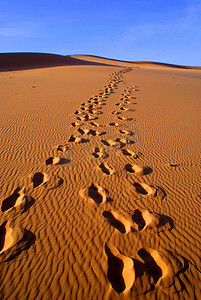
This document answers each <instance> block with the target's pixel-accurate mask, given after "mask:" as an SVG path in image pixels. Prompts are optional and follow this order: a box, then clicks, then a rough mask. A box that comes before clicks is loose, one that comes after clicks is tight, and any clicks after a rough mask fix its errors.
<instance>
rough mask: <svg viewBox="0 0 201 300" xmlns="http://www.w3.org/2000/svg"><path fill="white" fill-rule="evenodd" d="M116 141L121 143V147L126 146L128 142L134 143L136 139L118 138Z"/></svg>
mask: <svg viewBox="0 0 201 300" xmlns="http://www.w3.org/2000/svg"><path fill="white" fill-rule="evenodd" d="M115 141H116V142H117V143H119V144H120V148H123V147H125V146H126V145H127V144H134V141H131V140H129V139H120V138H117V139H116V140H115Z"/></svg>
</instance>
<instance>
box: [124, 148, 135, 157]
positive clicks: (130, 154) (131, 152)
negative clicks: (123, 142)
mask: <svg viewBox="0 0 201 300" xmlns="http://www.w3.org/2000/svg"><path fill="white" fill-rule="evenodd" d="M121 152H122V154H123V155H125V156H131V157H132V158H138V155H137V154H136V153H135V152H133V151H131V150H129V149H122V150H121Z"/></svg>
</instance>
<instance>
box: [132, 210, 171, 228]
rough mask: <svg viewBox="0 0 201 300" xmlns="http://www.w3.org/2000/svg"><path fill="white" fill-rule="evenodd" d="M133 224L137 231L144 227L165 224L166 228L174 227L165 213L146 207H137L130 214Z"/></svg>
mask: <svg viewBox="0 0 201 300" xmlns="http://www.w3.org/2000/svg"><path fill="white" fill-rule="evenodd" d="M132 219H133V222H134V226H133V228H134V229H135V230H137V231H141V230H145V229H146V228H154V227H162V226H166V225H167V226H166V228H165V229H166V230H171V229H172V228H174V222H173V220H172V219H171V218H170V217H168V216H165V215H160V214H157V213H152V212H149V211H148V210H146V209H142V208H137V209H135V210H134V214H133V216H132Z"/></svg>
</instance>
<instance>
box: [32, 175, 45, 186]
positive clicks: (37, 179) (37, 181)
mask: <svg viewBox="0 0 201 300" xmlns="http://www.w3.org/2000/svg"><path fill="white" fill-rule="evenodd" d="M32 182H33V187H34V188H36V187H38V186H40V185H42V184H44V183H45V182H47V175H46V174H45V173H41V172H37V173H35V174H34V176H33V178H32Z"/></svg>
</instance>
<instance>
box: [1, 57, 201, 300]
mask: <svg viewBox="0 0 201 300" xmlns="http://www.w3.org/2000/svg"><path fill="white" fill-rule="evenodd" d="M75 57H76V56H75ZM72 58H73V57H72ZM77 58H78V59H79V60H80V61H81V60H82V59H83V60H85V63H84V64H82V63H81V62H80V63H78V62H77V63H76V64H74V65H72V64H70V63H69V65H66V66H57V67H52V64H50V65H46V68H44V64H42V65H41V66H39V65H38V64H37V65H36V64H35V65H34V66H33V68H34V69H33V68H31V67H30V65H29V64H27V67H26V68H28V66H29V67H30V68H31V69H27V70H18V71H14V70H12V71H4V72H1V73H0V108H1V110H0V118H1V156H0V178H1V189H0V205H1V211H0V221H1V222H0V225H1V226H0V272H1V289H0V298H1V299H200V298H201V292H200V291H201V261H200V257H201V232H200V228H201V213H200V203H201V199H200V176H199V174H200V166H199V158H200V157H199V147H200V123H199V112H200V101H199V100H200V94H201V84H200V79H201V71H200V70H199V69H197V70H195V69H191V68H187V69H181V68H177V67H175V66H174V67H171V66H165V65H157V64H154V63H151V64H149V63H147V64H145V63H141V64H140V63H139V64H138V65H137V66H136V65H133V64H132V63H125V62H120V63H119V65H118V64H117V62H116V61H111V60H106V61H104V62H103V60H102V59H101V58H97V57H96V58H94V64H90V63H91V60H93V57H87V56H82V57H81V56H79V57H77ZM87 59H88V60H89V61H90V63H89V64H88V63H87ZM101 63H104V64H106V65H103V64H102V65H101ZM128 64H129V65H128ZM17 65H18V66H19V64H17V62H16V63H15V66H17ZM9 67H10V66H9ZM36 67H37V68H36ZM38 67H40V68H38ZM47 67H48V68H47Z"/></svg>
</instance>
